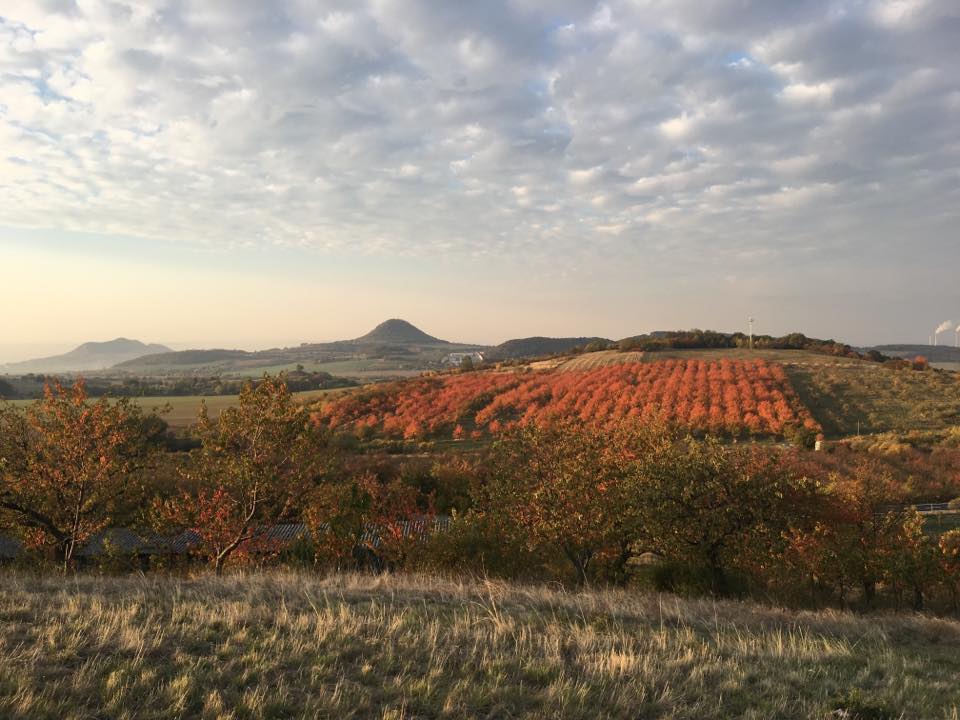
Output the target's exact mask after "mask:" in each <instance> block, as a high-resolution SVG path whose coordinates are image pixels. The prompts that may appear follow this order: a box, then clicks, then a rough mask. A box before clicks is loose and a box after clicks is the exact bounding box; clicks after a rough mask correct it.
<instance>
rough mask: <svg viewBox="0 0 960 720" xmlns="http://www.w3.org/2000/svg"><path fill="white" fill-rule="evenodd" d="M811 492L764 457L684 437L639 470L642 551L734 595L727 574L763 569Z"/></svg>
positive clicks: (719, 591) (771, 456)
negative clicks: (689, 569) (701, 575)
mask: <svg viewBox="0 0 960 720" xmlns="http://www.w3.org/2000/svg"><path fill="white" fill-rule="evenodd" d="M811 492H812V488H811V485H810V483H809V481H807V480H806V479H804V478H803V477H800V476H798V475H797V474H795V473H794V472H792V471H791V470H790V469H789V467H788V466H787V465H786V464H784V463H783V462H782V461H781V458H780V457H779V456H778V455H777V454H775V453H770V452H764V451H762V450H757V449H751V450H741V449H737V448H731V447H728V446H724V445H722V444H721V443H720V442H719V441H717V440H715V439H712V438H708V439H707V440H705V441H697V440H695V439H693V438H687V439H686V440H685V441H684V442H682V443H678V444H676V445H674V446H673V447H672V448H671V450H670V451H669V452H667V453H662V454H661V455H660V456H659V457H658V459H657V461H656V462H653V463H649V464H647V465H646V466H645V468H644V477H643V482H642V483H641V484H640V497H639V500H640V505H639V507H640V508H641V510H642V523H641V527H642V528H643V531H644V532H643V541H642V544H641V547H643V548H645V549H646V550H649V551H653V552H656V553H658V554H659V555H661V556H663V557H664V558H667V559H669V560H673V561H678V562H681V563H685V564H687V565H689V566H691V567H693V568H696V569H699V570H702V571H703V572H704V573H705V575H706V580H707V582H708V584H709V586H710V588H711V590H712V591H713V592H715V593H717V594H721V595H723V594H728V593H729V592H730V591H731V590H732V584H731V576H730V573H731V570H733V569H747V568H749V569H752V570H756V571H759V572H761V573H763V572H764V570H765V568H764V563H766V562H768V561H769V560H768V559H769V558H771V557H772V553H773V549H774V547H775V546H777V545H779V543H780V542H781V538H782V535H783V533H784V531H785V530H786V529H787V527H788V525H789V522H790V521H791V520H795V519H796V517H797V514H798V513H799V512H802V510H803V508H804V506H805V505H806V503H807V500H806V498H807V497H808V496H809V495H810V493H811Z"/></svg>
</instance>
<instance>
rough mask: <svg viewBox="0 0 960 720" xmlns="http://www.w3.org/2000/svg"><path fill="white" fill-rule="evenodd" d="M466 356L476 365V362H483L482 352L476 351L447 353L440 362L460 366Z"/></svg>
mask: <svg viewBox="0 0 960 720" xmlns="http://www.w3.org/2000/svg"><path fill="white" fill-rule="evenodd" d="M467 358H470V362H472V363H473V364H474V365H477V364H478V363H482V362H483V353H482V352H476V351H474V352H454V353H449V354H447V355H446V356H445V357H444V358H443V360H441V361H440V362H441V363H442V364H443V365H447V366H449V367H460V366H461V365H463V361H464V360H466V359H467Z"/></svg>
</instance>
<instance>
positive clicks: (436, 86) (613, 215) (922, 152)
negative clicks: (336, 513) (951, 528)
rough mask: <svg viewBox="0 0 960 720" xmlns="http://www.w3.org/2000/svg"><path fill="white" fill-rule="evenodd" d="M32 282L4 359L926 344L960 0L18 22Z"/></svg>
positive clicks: (954, 122) (13, 158) (956, 247)
mask: <svg viewBox="0 0 960 720" xmlns="http://www.w3.org/2000/svg"><path fill="white" fill-rule="evenodd" d="M0 266H2V268H3V275H2V280H0V306H2V308H3V311H2V315H0V360H5V359H7V360H9V359H15V358H16V356H24V355H29V354H30V353H32V352H34V351H37V350H39V349H40V348H53V347H54V346H57V347H59V346H62V345H69V344H71V343H75V342H80V341H83V340H89V339H108V338H111V337H115V336H118V335H126V336H133V337H138V338H141V339H143V340H145V341H160V342H168V343H174V344H176V345H177V346H180V347H183V346H187V345H192V346H198V345H199V346H211V345H231V346H242V347H263V346H269V345H275V344H288V343H299V342H301V341H310V340H328V339H336V338H342V337H352V336H356V335H359V334H361V333H363V332H365V331H366V330H368V329H369V326H372V325H373V324H376V322H379V321H380V320H382V319H384V318H387V317H394V316H399V317H404V318H406V319H409V320H411V321H413V322H415V323H417V324H418V325H420V326H422V327H423V328H424V329H426V330H427V331H429V332H432V333H434V334H437V335H440V336H442V337H447V338H452V339H462V340H470V341H476V342H498V341H501V340H503V339H506V338H508V337H514V336H521V335H530V334H553V335H559V334H564V335H567V334H571V335H581V334H591V335H592V334H600V335H605V336H610V337H622V336H625V335H630V334H635V333H638V332H643V331H647V330H652V329H660V328H675V327H711V328H716V329H722V330H734V329H740V328H741V327H743V326H744V325H745V320H746V317H747V316H748V315H755V316H756V317H757V327H758V329H759V330H761V331H765V332H773V333H782V332H787V331H790V330H799V331H803V332H806V333H808V334H810V335H816V336H831V337H838V338H841V339H844V340H847V341H850V342H855V343H868V342H871V343H872V342H892V341H918V342H925V341H926V339H927V336H928V335H929V334H930V332H931V331H932V330H933V328H934V327H935V326H936V325H938V324H939V323H940V322H941V321H943V320H945V319H946V318H953V319H954V320H955V321H956V320H960V283H958V279H960V4H958V3H957V2H956V0H850V1H839V2H826V1H824V2H821V1H819V0H711V1H709V2H707V1H706V0H609V1H608V2H600V3H598V2H592V1H589V2H588V1H583V2H581V1H580V0H484V1H483V2H453V1H451V0H432V1H427V0H349V1H344V2H336V1H330V2H309V1H307V0H288V1H287V2H269V3H268V2H262V0H222V1H221V2H217V1H215V0H195V1H190V0H171V1H169V2H165V1H162V0H154V1H153V2H148V1H147V0H137V1H136V2H104V1H102V0H49V1H47V2H42V1H40V0H26V1H25V2H19V1H18V0H5V2H3V3H2V5H0ZM951 340H952V337H951Z"/></svg>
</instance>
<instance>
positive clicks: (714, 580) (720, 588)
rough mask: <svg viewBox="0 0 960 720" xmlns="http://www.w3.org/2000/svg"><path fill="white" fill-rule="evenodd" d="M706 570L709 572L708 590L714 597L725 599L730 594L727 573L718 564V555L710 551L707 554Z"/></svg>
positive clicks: (714, 551)
mask: <svg viewBox="0 0 960 720" xmlns="http://www.w3.org/2000/svg"><path fill="white" fill-rule="evenodd" d="M707 568H708V569H709V571H710V590H711V592H713V593H714V594H716V595H720V596H721V597H726V596H727V595H729V594H730V583H729V581H728V579H727V573H726V571H725V570H724V569H723V564H722V563H721V562H720V555H719V553H718V552H717V551H716V550H715V549H712V550H710V552H709V553H708V554H707Z"/></svg>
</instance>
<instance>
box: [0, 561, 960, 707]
mask: <svg viewBox="0 0 960 720" xmlns="http://www.w3.org/2000/svg"><path fill="white" fill-rule="evenodd" d="M0 579H2V582H0V657H2V658H3V662H2V663H0V717H4V718H9V719H10V720H14V719H21V718H22V719H26V718H29V719H30V720H41V719H50V720H53V719H56V720H81V719H85V718H129V719H132V718H211V719H212V718H217V719H221V720H226V719H227V718H396V719H400V718H465V717H484V718H591V719H593V718H700V719H707V718H733V717H742V718H764V719H767V718H826V717H845V718H854V717H859V718H900V717H904V718H957V717H958V704H960V696H958V693H957V685H956V678H957V676H958V673H960V623H957V622H952V621H946V620H936V619H930V618H925V617H920V616H906V615H903V616H892V615H882V616H875V617H857V616H853V615H847V614H841V613H835V612H829V613H796V612H791V611H785V610H777V609H769V608H763V607H760V606H755V605H749V604H739V603H735V602H714V601H691V600H679V599H677V598H674V597H668V596H657V595H639V594H630V593H626V592H614V591H595V592H584V593H579V594H570V593H566V592H563V591H560V590H557V589H550V588H545V587H523V586H516V585H514V586H510V585H504V584H490V583H486V584H485V583H472V582H453V581H445V580H439V579H430V578H423V577H389V576H381V577H372V576H334V577H330V578H326V579H321V578H319V577H317V576H309V575H304V576H297V575H292V574H255V575H250V576H228V577H225V578H221V579H217V578H214V577H209V576H208V577H202V578H200V579H195V580H177V579H173V578H170V577H166V576H147V577H143V576H140V577H120V578H110V577H98V576H92V575H91V576H84V575H80V576H77V577H71V578H69V579H67V580H64V579H62V578H58V577H53V576H50V577H43V578H37V577H34V576H26V575H15V574H7V575H5V576H3V577H2V578H0ZM838 709H840V710H846V711H847V712H848V714H836V713H834V711H835V710H838Z"/></svg>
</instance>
